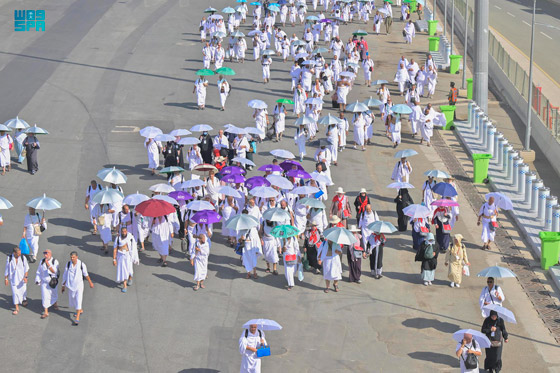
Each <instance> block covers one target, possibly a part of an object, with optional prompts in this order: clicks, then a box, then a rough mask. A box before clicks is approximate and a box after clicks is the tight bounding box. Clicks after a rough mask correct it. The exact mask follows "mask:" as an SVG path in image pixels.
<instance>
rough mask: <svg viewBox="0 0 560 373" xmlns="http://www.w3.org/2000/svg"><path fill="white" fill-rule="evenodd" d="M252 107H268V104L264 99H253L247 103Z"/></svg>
mask: <svg viewBox="0 0 560 373" xmlns="http://www.w3.org/2000/svg"><path fill="white" fill-rule="evenodd" d="M247 106H249V107H250V108H251V109H266V108H267V107H268V105H267V104H266V102H264V101H263V100H251V101H249V102H248V103H247Z"/></svg>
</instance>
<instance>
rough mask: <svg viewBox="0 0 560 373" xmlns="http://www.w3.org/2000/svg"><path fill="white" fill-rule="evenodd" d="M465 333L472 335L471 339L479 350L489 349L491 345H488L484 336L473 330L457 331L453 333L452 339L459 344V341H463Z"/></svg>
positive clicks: (487, 340) (488, 342)
mask: <svg viewBox="0 0 560 373" xmlns="http://www.w3.org/2000/svg"><path fill="white" fill-rule="evenodd" d="M465 333H468V334H470V335H472V336H473V339H474V340H475V341H476V343H477V344H478V345H479V346H480V348H489V347H490V344H491V343H490V340H489V339H488V337H487V336H486V335H484V334H482V333H481V332H479V331H478V330H473V329H462V330H459V331H457V332H455V333H453V339H454V340H455V341H456V342H457V343H461V341H463V338H464V336H465Z"/></svg>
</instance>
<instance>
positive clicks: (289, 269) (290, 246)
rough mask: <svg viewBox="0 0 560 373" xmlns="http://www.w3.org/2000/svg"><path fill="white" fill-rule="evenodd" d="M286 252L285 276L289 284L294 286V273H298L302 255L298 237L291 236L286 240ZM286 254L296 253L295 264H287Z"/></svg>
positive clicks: (284, 257)
mask: <svg viewBox="0 0 560 373" xmlns="http://www.w3.org/2000/svg"><path fill="white" fill-rule="evenodd" d="M284 247H285V248H286V252H285V253H284V255H283V261H284V276H285V277H286V281H287V282H288V286H294V275H295V273H296V268H297V262H298V261H297V259H299V258H300V257H301V252H300V250H299V243H298V241H297V238H294V237H293V238H290V239H287V240H286V243H285V246H284ZM286 255H295V256H296V262H295V263H294V264H287V263H286Z"/></svg>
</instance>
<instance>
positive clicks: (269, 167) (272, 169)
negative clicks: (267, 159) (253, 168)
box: [259, 164, 283, 172]
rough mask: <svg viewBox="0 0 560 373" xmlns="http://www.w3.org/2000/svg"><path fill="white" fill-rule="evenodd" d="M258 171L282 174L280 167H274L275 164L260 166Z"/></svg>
mask: <svg viewBox="0 0 560 373" xmlns="http://www.w3.org/2000/svg"><path fill="white" fill-rule="evenodd" d="M259 171H265V172H266V171H268V172H275V171H278V172H282V171H283V170H282V167H280V166H278V165H276V164H265V165H264V166H260V167H259Z"/></svg>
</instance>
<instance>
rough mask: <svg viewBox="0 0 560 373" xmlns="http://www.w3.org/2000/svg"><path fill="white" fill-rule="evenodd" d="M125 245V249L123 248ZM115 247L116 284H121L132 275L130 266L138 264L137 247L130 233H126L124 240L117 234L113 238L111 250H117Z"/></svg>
mask: <svg viewBox="0 0 560 373" xmlns="http://www.w3.org/2000/svg"><path fill="white" fill-rule="evenodd" d="M125 245H126V249H125V248H124V246H125ZM117 246H118V250H117V282H119V283H121V282H123V281H126V280H128V278H129V277H132V275H133V274H134V269H133V267H132V264H133V263H135V264H138V263H139V259H138V247H137V245H136V240H135V239H134V237H133V236H132V235H131V234H130V233H127V234H126V237H125V238H122V237H121V235H120V234H119V235H118V236H117V238H115V244H114V245H113V249H114V248H117Z"/></svg>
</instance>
